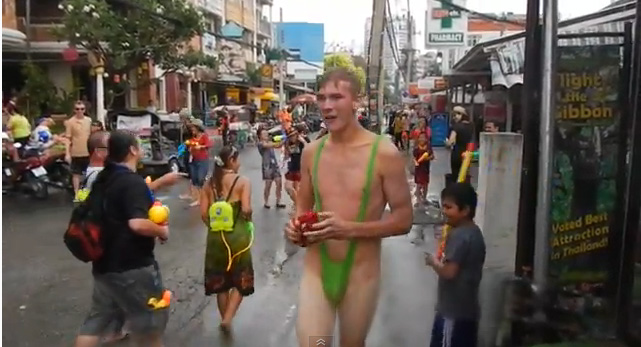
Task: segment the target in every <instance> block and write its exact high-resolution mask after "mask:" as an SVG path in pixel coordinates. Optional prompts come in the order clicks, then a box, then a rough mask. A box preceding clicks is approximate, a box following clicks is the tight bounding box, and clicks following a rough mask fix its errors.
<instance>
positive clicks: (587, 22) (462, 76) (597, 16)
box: [446, 1, 636, 88]
mask: <svg viewBox="0 0 641 347" xmlns="http://www.w3.org/2000/svg"><path fill="white" fill-rule="evenodd" d="M635 12H636V5H635V2H634V1H630V2H628V3H626V4H623V5H619V6H614V7H611V8H606V9H604V10H601V11H599V12H595V13H592V14H588V15H585V16H581V17H577V18H573V19H569V20H566V21H562V22H560V23H559V34H575V33H597V32H598V33H622V32H623V27H624V25H625V22H626V21H629V20H632V19H634V16H635ZM616 43H621V39H620V38H617V37H600V38H597V37H580V38H572V39H562V40H559V45H561V46H564V45H572V46H575V45H603V44H616ZM524 65H525V32H519V33H516V34H512V35H508V36H505V37H501V38H499V39H495V40H491V41H487V42H483V43H480V44H478V45H476V46H474V47H473V48H472V49H471V50H470V51H469V52H467V54H466V55H465V56H463V58H461V59H460V60H459V61H458V62H457V63H456V64H455V65H454V67H453V68H452V73H451V74H450V75H448V76H446V78H447V79H448V84H449V85H460V83H462V82H463V81H465V80H467V81H469V76H475V75H476V76H488V75H491V83H492V85H500V86H505V87H507V88H510V87H512V86H513V85H515V84H522V83H523V69H524Z"/></svg>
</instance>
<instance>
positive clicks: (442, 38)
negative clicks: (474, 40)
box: [427, 33, 465, 43]
mask: <svg viewBox="0 0 641 347" xmlns="http://www.w3.org/2000/svg"><path fill="white" fill-rule="evenodd" d="M464 38H465V34H464V33H429V35H428V36H427V41H428V42H430V43H462V42H463V41H464Z"/></svg>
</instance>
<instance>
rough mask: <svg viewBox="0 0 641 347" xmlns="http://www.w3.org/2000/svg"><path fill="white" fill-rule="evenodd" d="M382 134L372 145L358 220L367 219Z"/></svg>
mask: <svg viewBox="0 0 641 347" xmlns="http://www.w3.org/2000/svg"><path fill="white" fill-rule="evenodd" d="M382 137H383V136H382V135H378V136H377V137H376V140H374V144H373V145H372V152H371V153H370V155H369V161H368V162H367V171H366V172H365V186H364V187H363V197H362V198H361V205H360V207H359V208H358V221H359V222H362V221H363V220H365V213H366V212H367V204H369V197H370V189H369V188H370V185H371V184H372V178H373V176H374V165H375V164H376V153H378V144H379V143H380V142H381V138H382Z"/></svg>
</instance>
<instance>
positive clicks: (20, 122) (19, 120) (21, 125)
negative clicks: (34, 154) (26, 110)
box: [7, 110, 31, 146]
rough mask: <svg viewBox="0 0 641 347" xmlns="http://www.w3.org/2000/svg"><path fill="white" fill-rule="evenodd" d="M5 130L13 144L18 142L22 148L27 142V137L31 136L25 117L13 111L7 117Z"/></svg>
mask: <svg viewBox="0 0 641 347" xmlns="http://www.w3.org/2000/svg"><path fill="white" fill-rule="evenodd" d="M7 129H8V130H9V131H10V132H11V137H13V142H19V143H20V144H22V145H23V146H24V145H26V144H27V143H28V142H29V137H30V136H31V123H29V120H28V119H27V117H25V116H23V115H21V114H20V113H18V111H17V110H13V112H12V113H11V115H10V116H9V123H8V124H7Z"/></svg>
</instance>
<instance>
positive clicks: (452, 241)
mask: <svg viewBox="0 0 641 347" xmlns="http://www.w3.org/2000/svg"><path fill="white" fill-rule="evenodd" d="M468 251H469V241H468V238H467V237H465V235H464V234H462V233H460V232H458V233H450V236H448V238H447V242H446V243H445V252H444V258H443V261H442V262H436V263H435V264H434V265H432V268H433V269H434V271H435V272H436V273H437V274H438V275H439V277H442V278H444V279H447V280H450V279H453V278H455V277H456V276H458V273H459V270H460V266H461V264H463V263H464V262H465V257H466V256H467V254H468Z"/></svg>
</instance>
